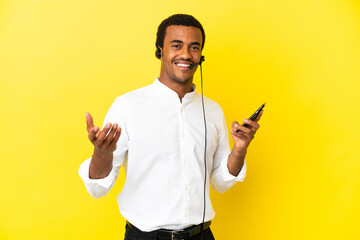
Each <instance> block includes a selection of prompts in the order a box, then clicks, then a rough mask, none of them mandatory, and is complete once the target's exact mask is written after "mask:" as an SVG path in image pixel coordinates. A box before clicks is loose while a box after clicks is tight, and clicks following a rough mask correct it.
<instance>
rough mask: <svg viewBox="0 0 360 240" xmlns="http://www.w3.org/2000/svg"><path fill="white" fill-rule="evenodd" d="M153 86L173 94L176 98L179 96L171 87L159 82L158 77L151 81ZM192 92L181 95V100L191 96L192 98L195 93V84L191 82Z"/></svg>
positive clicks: (187, 99)
mask: <svg viewBox="0 0 360 240" xmlns="http://www.w3.org/2000/svg"><path fill="white" fill-rule="evenodd" d="M153 85H154V87H155V88H156V89H158V90H160V91H161V92H163V93H165V94H168V95H171V96H175V97H176V98H179V95H178V94H177V93H176V92H175V91H174V90H172V89H171V88H169V87H168V86H166V85H165V84H163V83H162V82H160V80H159V78H156V79H155V81H154V83H153ZM191 88H192V90H193V91H192V92H188V93H186V94H185V96H184V97H183V99H182V101H183V102H184V101H190V100H191V99H192V98H194V96H195V95H196V94H197V92H196V85H195V84H192V87H191Z"/></svg>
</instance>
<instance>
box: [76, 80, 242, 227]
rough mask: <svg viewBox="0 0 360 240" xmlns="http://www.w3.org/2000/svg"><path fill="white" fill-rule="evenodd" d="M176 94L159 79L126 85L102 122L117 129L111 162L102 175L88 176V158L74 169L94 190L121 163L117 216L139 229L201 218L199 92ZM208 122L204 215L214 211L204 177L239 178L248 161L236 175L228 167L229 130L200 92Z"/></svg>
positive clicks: (220, 181) (99, 191)
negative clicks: (127, 88) (128, 88)
mask: <svg viewBox="0 0 360 240" xmlns="http://www.w3.org/2000/svg"><path fill="white" fill-rule="evenodd" d="M195 88H196V87H195V85H193V89H194V91H192V92H190V93H187V94H186V95H185V96H184V98H183V99H182V101H180V99H179V97H178V94H177V93H176V92H174V91H173V90H171V89H170V88H168V87H167V86H165V85H164V84H162V83H161V82H160V81H159V80H158V79H156V80H155V82H154V83H153V84H151V85H148V86H146V87H143V88H140V89H137V90H135V91H132V92H129V93H126V94H124V95H122V96H120V97H118V98H116V100H115V102H114V103H113V104H112V106H111V107H110V109H109V111H108V113H107V115H106V117H105V120H104V125H105V124H106V123H108V122H111V123H118V124H119V126H120V127H121V129H122V131H121V136H120V139H119V141H118V143H117V149H116V151H115V152H114V160H113V167H112V170H111V172H110V173H109V175H108V176H107V177H105V178H103V179H90V178H89V164H90V161H91V158H90V159H87V160H86V161H85V162H84V163H83V164H82V165H81V166H80V169H79V175H80V176H81V178H82V180H83V181H84V183H85V186H86V189H87V190H88V192H89V193H90V194H91V195H92V196H93V197H94V198H99V197H102V196H104V195H106V194H107V193H108V192H109V190H110V189H111V188H112V186H113V185H114V183H115V180H116V179H117V177H118V175H119V169H120V167H121V166H124V170H125V173H126V181H125V184H124V186H123V189H122V191H121V193H120V194H119V195H118V196H117V201H118V205H119V209H120V212H121V214H122V216H123V217H124V218H125V219H126V220H128V221H129V222H131V223H132V224H133V225H135V226H136V227H137V228H139V229H141V230H142V231H153V230H157V229H160V228H165V229H174V230H175V229H182V228H186V227H188V226H191V225H194V224H200V223H201V222H202V217H203V195H204V190H203V189H204V122H203V121H204V120H203V111H202V104H201V95H200V94H199V93H197V92H196V91H195ZM204 101H205V111H206V123H207V151H206V161H207V186H206V211H205V222H206V221H210V220H212V219H213V218H214V216H215V212H214V210H213V207H212V205H211V201H210V197H209V179H210V182H211V184H212V187H213V188H214V189H216V190H217V191H218V192H224V191H226V190H228V189H229V188H231V187H232V186H233V185H234V184H235V182H237V181H243V179H244V178H245V174H246V164H245V163H244V166H243V167H242V169H241V171H240V173H239V174H238V176H237V177H235V176H233V175H231V174H230V173H229V170H228V168H227V159H228V155H229V153H230V147H229V135H228V130H227V127H226V122H225V119H224V114H223V111H222V109H221V107H220V106H219V105H218V104H217V103H215V102H214V101H212V100H210V99H208V98H205V97H204Z"/></svg>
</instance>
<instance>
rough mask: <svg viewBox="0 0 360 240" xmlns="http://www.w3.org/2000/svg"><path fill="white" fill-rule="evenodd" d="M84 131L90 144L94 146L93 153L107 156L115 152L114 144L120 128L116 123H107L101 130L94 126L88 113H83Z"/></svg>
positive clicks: (117, 138)
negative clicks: (85, 130) (84, 120)
mask: <svg viewBox="0 0 360 240" xmlns="http://www.w3.org/2000/svg"><path fill="white" fill-rule="evenodd" d="M85 117H86V125H87V126H86V129H87V131H88V133H89V135H88V137H89V140H90V142H91V143H92V144H93V145H94V147H95V151H98V152H99V153H104V154H109V153H112V152H114V151H115V150H116V143H117V141H118V140H119V137H120V134H121V128H120V127H118V124H117V123H114V124H111V123H107V124H106V125H105V126H104V128H103V129H102V130H100V131H99V128H98V127H96V126H94V121H93V118H92V116H91V114H90V113H85Z"/></svg>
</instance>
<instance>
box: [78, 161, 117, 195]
mask: <svg viewBox="0 0 360 240" xmlns="http://www.w3.org/2000/svg"><path fill="white" fill-rule="evenodd" d="M90 161H91V158H89V159H87V160H85V161H84V162H83V163H82V164H81V165H80V168H79V171H78V173H79V175H80V177H81V179H82V180H83V181H84V184H85V187H86V189H87V191H88V192H89V193H90V195H91V196H92V197H94V198H100V197H103V196H105V195H106V194H107V193H108V192H109V191H110V189H111V188H112V186H113V185H114V183H115V180H116V171H115V169H114V168H112V169H111V171H110V173H109V175H108V176H106V177H105V178H101V179H91V178H89V166H90Z"/></svg>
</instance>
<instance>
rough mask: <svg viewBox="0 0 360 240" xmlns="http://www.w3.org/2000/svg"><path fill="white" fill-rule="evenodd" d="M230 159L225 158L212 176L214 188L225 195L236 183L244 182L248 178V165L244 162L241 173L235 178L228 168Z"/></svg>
mask: <svg viewBox="0 0 360 240" xmlns="http://www.w3.org/2000/svg"><path fill="white" fill-rule="evenodd" d="M227 162H228V159H227V158H226V159H225V158H224V159H223V161H222V162H221V164H220V165H219V166H218V167H217V168H216V169H214V170H213V172H212V174H211V183H212V186H213V188H214V189H215V190H216V191H218V192H220V193H223V192H225V191H227V190H229V189H230V188H231V187H232V186H234V184H235V183H236V182H242V181H244V178H245V176H246V163H245V161H244V165H243V166H242V168H241V171H240V172H239V174H238V175H237V176H233V175H232V174H231V173H230V172H229V169H228V167H227Z"/></svg>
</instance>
